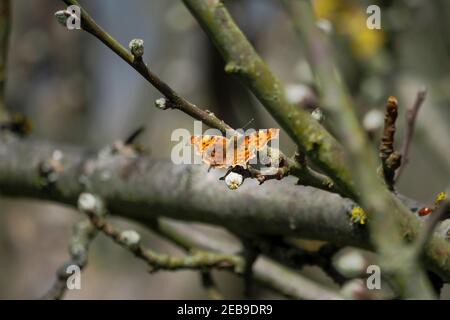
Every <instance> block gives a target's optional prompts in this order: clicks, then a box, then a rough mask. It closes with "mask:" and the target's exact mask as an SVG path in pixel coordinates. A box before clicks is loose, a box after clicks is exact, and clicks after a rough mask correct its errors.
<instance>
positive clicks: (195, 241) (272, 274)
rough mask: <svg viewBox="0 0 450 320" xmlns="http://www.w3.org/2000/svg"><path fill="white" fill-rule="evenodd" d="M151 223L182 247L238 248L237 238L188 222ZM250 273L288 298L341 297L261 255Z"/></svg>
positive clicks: (159, 220)
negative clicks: (202, 229)
mask: <svg viewBox="0 0 450 320" xmlns="http://www.w3.org/2000/svg"><path fill="white" fill-rule="evenodd" d="M153 222H154V223H153V225H152V228H153V230H155V231H156V232H157V233H159V234H160V235H163V236H164V237H166V238H167V239H169V240H171V241H172V242H175V243H176V244H177V245H179V246H181V247H182V248H184V249H186V250H191V248H200V249H204V250H212V251H220V252H239V251H242V248H241V246H240V245H239V244H238V242H237V241H236V242H235V241H232V240H230V239H229V238H228V237H221V236H219V237H217V236H214V237H212V236H208V235H206V234H204V233H202V232H199V231H198V230H197V229H196V228H195V226H192V225H187V224H185V223H181V222H177V221H174V220H171V219H165V218H158V219H157V220H154V221H153ZM252 272H253V276H254V278H255V279H256V280H257V281H258V282H259V283H260V284H263V285H264V286H266V287H268V288H270V289H272V290H275V291H276V292H279V293H281V294H283V295H285V296H287V297H290V298H296V299H333V300H335V299H342V297H341V296H340V295H339V294H337V293H336V292H334V291H333V290H332V289H329V288H326V287H324V286H323V285H320V284H318V283H316V282H314V281H312V280H310V279H308V278H306V277H305V276H303V275H301V274H299V273H298V272H295V271H293V270H291V269H290V268H287V267H286V266H284V265H282V264H280V263H278V262H277V261H275V260H272V259H270V258H268V257H267V256H264V255H260V256H259V257H258V258H257V260H256V261H255V263H254V265H253V268H252Z"/></svg>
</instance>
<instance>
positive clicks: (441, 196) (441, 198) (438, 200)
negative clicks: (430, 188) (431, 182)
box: [434, 191, 447, 205]
mask: <svg viewBox="0 0 450 320" xmlns="http://www.w3.org/2000/svg"><path fill="white" fill-rule="evenodd" d="M445 199H447V193H445V192H444V191H441V192H439V193H438V194H437V195H436V198H434V204H435V205H438V204H440V203H441V202H442V201H444V200H445Z"/></svg>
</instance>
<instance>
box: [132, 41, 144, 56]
mask: <svg viewBox="0 0 450 320" xmlns="http://www.w3.org/2000/svg"><path fill="white" fill-rule="evenodd" d="M128 47H129V48H130V51H131V54H132V55H133V56H134V57H135V58H140V57H142V56H143V54H144V40H142V39H133V40H131V41H130V44H129V45H128Z"/></svg>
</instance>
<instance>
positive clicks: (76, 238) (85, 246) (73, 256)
mask: <svg viewBox="0 0 450 320" xmlns="http://www.w3.org/2000/svg"><path fill="white" fill-rule="evenodd" d="M96 235H97V230H96V229H95V228H94V226H93V225H92V223H91V222H90V221H89V219H85V220H81V221H79V222H77V223H76V224H75V225H74V226H73V234H72V236H71V238H70V240H69V250H68V251H69V255H70V259H69V260H67V261H66V262H65V263H64V264H63V265H61V267H60V268H59V269H58V271H57V273H56V276H57V278H56V281H55V283H54V284H53V285H52V287H51V288H50V289H49V291H48V292H47V293H46V294H45V295H44V296H43V299H45V300H59V299H62V298H63V297H64V294H65V292H66V290H67V280H68V278H69V277H70V275H71V273H69V272H67V268H68V267H70V266H72V267H73V266H77V267H78V268H79V269H80V270H83V269H84V268H85V267H86V265H87V262H88V255H89V247H90V246H91V243H92V241H93V240H94V238H95V237H96Z"/></svg>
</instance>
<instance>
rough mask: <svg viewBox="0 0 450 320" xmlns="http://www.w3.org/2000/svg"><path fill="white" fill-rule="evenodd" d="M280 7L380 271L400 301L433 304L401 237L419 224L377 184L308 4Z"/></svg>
mask: <svg viewBox="0 0 450 320" xmlns="http://www.w3.org/2000/svg"><path fill="white" fill-rule="evenodd" d="M282 2H283V3H284V4H285V6H286V8H287V11H288V12H289V13H290V14H291V16H292V18H293V22H294V26H295V27H296V29H297V31H298V33H299V35H300V36H301V39H302V41H303V42H304V43H305V45H306V49H307V50H308V57H309V62H310V64H311V67H312V69H313V72H314V74H315V78H316V81H317V83H318V87H319V88H320V93H319V95H320V96H321V105H322V107H323V108H324V110H326V111H327V112H328V115H329V116H330V118H331V123H332V124H333V126H334V128H335V131H336V133H337V135H338V138H340V141H341V143H343V145H344V146H345V148H346V150H347V151H348V155H349V159H350V161H351V163H353V164H354V165H353V170H352V172H353V176H354V178H355V179H356V185H357V186H358V188H359V190H360V196H361V204H362V205H363V206H364V207H366V208H367V210H369V211H370V216H369V219H370V221H369V227H370V234H371V238H372V240H373V242H374V244H375V246H376V249H377V252H379V253H380V255H381V257H380V263H381V265H382V268H383V269H384V270H385V271H388V272H389V273H392V276H393V280H394V281H395V284H396V286H397V289H398V290H399V292H400V294H401V295H402V296H403V297H404V298H414V297H415V298H425V299H431V298H433V297H434V294H433V291H432V289H431V285H430V283H429V281H428V279H427V277H426V275H425V273H424V272H423V270H422V268H421V266H420V263H419V261H418V260H417V258H416V256H414V255H413V254H412V253H413V250H412V248H411V246H408V245H406V244H405V243H404V241H403V237H404V235H405V234H410V236H412V237H414V234H417V230H418V228H419V226H420V224H419V221H418V220H417V219H416V218H415V217H413V216H412V215H410V213H409V210H408V209H407V208H406V207H404V206H403V205H402V204H401V203H400V202H399V201H398V200H397V199H395V197H394V196H393V195H392V194H389V193H388V192H387V191H386V190H385V188H384V187H383V186H382V185H381V184H380V183H379V181H378V177H377V175H376V168H377V161H376V157H375V155H374V152H373V150H371V148H370V144H369V143H368V142H367V139H366V135H365V133H364V131H363V130H362V128H361V126H360V124H359V120H358V118H357V117H356V113H355V112H356V111H355V110H356V109H355V107H354V105H353V102H352V99H351V97H350V96H349V95H348V90H347V88H346V85H345V84H344V79H343V78H342V76H341V75H340V72H339V69H338V67H337V65H336V62H335V58H334V51H333V47H332V46H331V44H330V42H329V40H328V39H327V37H326V35H325V34H324V32H323V31H322V30H320V29H319V28H317V26H316V23H315V17H314V14H313V10H312V6H311V3H310V2H309V1H305V0H283V1H282ZM405 228H406V229H405ZM402 229H403V230H402ZM436 241H439V240H436Z"/></svg>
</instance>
